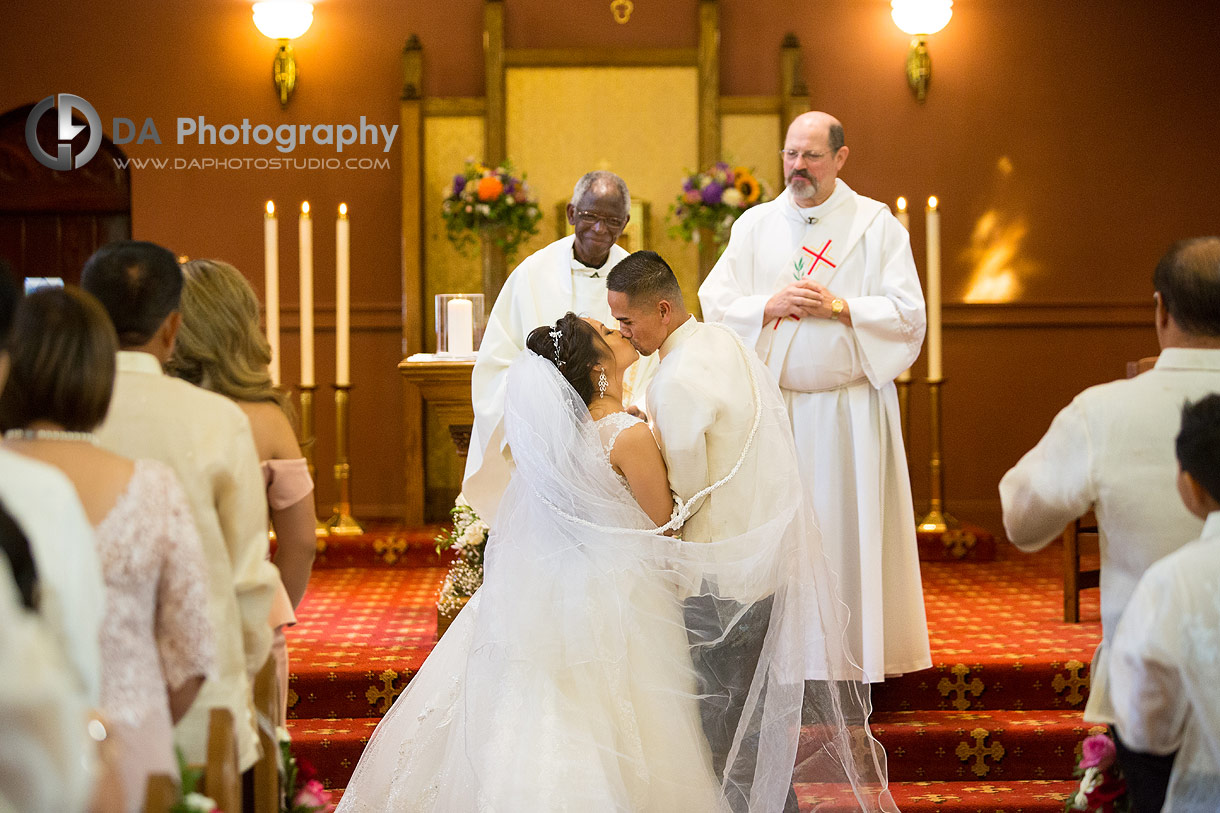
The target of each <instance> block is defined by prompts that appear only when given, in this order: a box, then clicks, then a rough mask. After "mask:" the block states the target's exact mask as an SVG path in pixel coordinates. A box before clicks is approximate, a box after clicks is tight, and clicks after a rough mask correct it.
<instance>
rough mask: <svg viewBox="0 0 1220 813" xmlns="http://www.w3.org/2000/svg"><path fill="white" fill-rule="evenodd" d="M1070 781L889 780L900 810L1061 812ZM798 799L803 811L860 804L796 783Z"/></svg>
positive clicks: (836, 812) (851, 808)
mask: <svg viewBox="0 0 1220 813" xmlns="http://www.w3.org/2000/svg"><path fill="white" fill-rule="evenodd" d="M1076 788H1077V782H1075V781H1071V780H1061V779H1060V780H1054V779H1041V780H1018V781H1014V782H1000V781H994V780H992V781H964V782H891V783H890V793H891V795H892V796H893V797H894V801H895V802H896V803H897V805H898V808H899V809H900V810H902V813H997V811H1003V813H1062V811H1063V802H1064V800H1065V799H1066V798H1067V796H1068V794H1070V793H1074V792H1075V791H1076ZM796 797H797V801H799V802H800V805H801V810H802V811H803V812H804V813H809V812H810V811H816V813H856V812H857V811H859V809H860V808H859V806H858V805H857V804H856V802H855V800H854V799H853V798H852V797H851V796H850V795H849V794H848V793H847V792H845V791H834V790H832V791H829V792H828V791H827V790H826V789H825V788H823V787H820V786H818V785H808V784H798V785H797V786H796Z"/></svg>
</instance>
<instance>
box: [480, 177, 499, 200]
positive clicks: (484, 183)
mask: <svg viewBox="0 0 1220 813" xmlns="http://www.w3.org/2000/svg"><path fill="white" fill-rule="evenodd" d="M478 191H479V200H481V201H483V202H484V203H490V202H491V201H493V200H495V199H496V198H498V197H500V193H501V192H503V191H504V184H503V183H501V182H500V179H499V178H497V177H496V176H495V175H485V176H483V177H482V178H480V179H479V190H478Z"/></svg>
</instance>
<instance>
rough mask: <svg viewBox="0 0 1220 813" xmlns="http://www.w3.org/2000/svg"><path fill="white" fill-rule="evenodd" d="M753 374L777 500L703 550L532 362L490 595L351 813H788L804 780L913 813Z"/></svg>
mask: <svg viewBox="0 0 1220 813" xmlns="http://www.w3.org/2000/svg"><path fill="white" fill-rule="evenodd" d="M742 352H743V353H745V350H744V348H742ZM746 355H747V356H748V357H749V358H750V359H751V365H752V367H751V369H752V370H753V371H754V372H755V378H756V382H755V383H756V386H755V390H756V392H755V393H754V394H753V397H754V398H755V400H756V403H757V405H758V410H757V415H756V423H757V427H756V429H755V431H754V433H753V435H752V438H751V441H750V444H749V447H748V448H747V449H746V450H744V454H743V457H742V460H741V461H740V464H739V467H738V469H737V470H736V473H735V474H734V475H733V476H735V477H745V478H749V480H750V481H752V482H754V483H755V486H756V487H755V488H754V490H753V493H754V496H753V499H752V500H751V501H749V503H748V504H743V505H741V506H740V510H741V512H742V516H743V517H744V518H747V519H748V521H747V522H745V524H744V526H743V527H745V528H747V530H746V531H745V532H743V533H739V534H737V535H735V536H733V537H731V538H727V539H724V540H721V541H718V542H715V543H693V542H682V541H680V540H678V539H674V538H671V537H668V536H664V535H662V534H660V533H658V532H657V529H655V528H654V527H653V526H652V523H651V522H650V521H649V519H648V517H647V516H646V515H645V514H644V512H643V511H642V510H641V509H640V508H639V506H638V505H637V504H636V503H635V501H634V499H633V498H632V497H631V495H630V493H629V492H628V491H627V489H626V488H625V487H624V485H623V483H622V481H621V480H620V479H619V478H618V476H617V475H616V474H615V473H614V471H613V469H612V468H611V467H610V465H609V461H608V460H607V457H606V454H605V452H604V451H603V447H602V441H601V438H600V436H599V434H598V429H597V426H596V425H595V424H594V422H593V421H592V420H591V418H590V416H589V412H588V410H587V409H586V407H585V405H584V403H583V402H582V401H581V400H580V398H579V397H578V396H577V394H576V393H575V391H573V390H572V389H571V387H570V386H569V385H568V384H567V382H565V381H564V380H563V378H562V377H561V376H560V375H559V374H558V372H557V371H556V369H555V368H554V366H553V365H552V364H551V363H550V362H548V361H546V360H544V359H542V358H541V357H539V356H537V355H535V354H533V353H531V352H529V351H526V352H523V353H522V354H521V356H520V357H519V358H518V359H517V360H516V361H515V362H514V363H513V365H512V367H511V369H510V371H509V375H508V385H507V387H508V389H507V399H506V404H505V419H504V425H505V430H506V434H507V438H508V442H509V444H510V447H511V448H512V450H513V459H514V462H515V464H516V472H515V474H514V476H513V479H512V481H511V483H510V485H509V487H508V490H507V492H506V493H505V495H504V498H503V501H502V503H501V507H500V510H499V513H498V514H497V518H496V527H495V528H494V529H493V531H492V534H491V537H490V540H489V542H488V545H487V552H486V559H485V578H484V583H483V586H482V587H481V588H480V589H479V591H478V593H477V594H476V596H475V597H474V599H472V600H471V602H470V604H468V605H467V607H466V608H465V609H464V610H463V611H462V612H461V613H460V614H459V616H458V618H457V620H456V621H455V622H454V625H453V626H452V627H451V628H450V630H449V631H448V632H447V633H446V634H445V636H444V638H443V639H442V640H441V641H440V643H439V644H438V645H437V648H436V649H435V650H434V651H433V653H432V655H431V656H430V657H429V659H428V661H427V662H426V663H425V664H424V666H423V668H422V669H421V670H420V672H419V673H418V674H417V675H416V676H415V677H414V678H413V679H412V682H411V683H410V685H409V687H408V689H407V691H406V692H405V693H404V694H403V696H402V697H400V698H399V700H398V702H397V703H395V705H394V707H393V708H392V709H391V710H390V712H389V713H388V714H387V715H386V717H385V719H384V720H383V721H382V722H381V724H380V725H379V726H378V729H377V731H376V733H375V734H374V736H373V738H372V740H371V741H370V743H369V746H368V748H367V749H366V752H365V754H364V756H363V757H362V758H361V761H360V764H359V765H358V766H357V769H356V772H355V774H354V776H353V778H352V782H351V784H350V785H349V788H348V790H347V792H346V794H345V796H344V798H343V800H342V804H341V807H340V810H353V811H355V810H402V811H407V810H410V811H415V810H421V811H422V810H429V811H445V813H458V812H460V811H482V810H492V811H552V810H556V811H557V810H572V811H580V813H589V812H590V811H607V810H622V811H656V812H657V813H673V812H674V811H692V813H693V812H694V811H699V812H700V813H702V811H730V810H731V811H750V812H751V813H779V811H783V810H785V809H786V808H785V806H786V804H787V805H788V808H787V809H793V808H792V807H791V804H792V801H793V797H792V796H791V790H790V789H791V787H792V783H793V782H794V781H795V782H797V783H800V784H799V786H798V790H799V791H800V793H801V795H802V797H803V798H802V803H803V804H805V805H806V807H808V805H809V803H810V802H812V805H813V808H812V809H814V810H831V809H834V810H853V809H860V810H867V811H889V810H897V808H896V807H895V806H894V804H893V801H892V800H891V799H890V796H889V792H888V790H887V789H886V771H885V761H884V754H883V752H882V751H881V749H880V746H878V745H877V744H876V742H875V741H874V740H873V739H872V738H871V736H870V735H869V734H868V728H867V718H868V711H869V709H868V694H867V684H864V683H862V682H861V673H860V671H859V670H858V669H857V668H856V667H855V666H854V665H853V663H852V660H851V658H850V657H849V656H848V654H847V653H846V652H844V638H843V629H844V627H845V613H846V610H845V609H844V608H843V605H842V604H841V603H839V602H838V601H837V599H835V598H834V595H833V589H832V582H831V580H830V577H829V575H828V574H827V572H826V570H825V564H824V561H823V558H822V554H821V548H820V538H819V536H818V532H817V529H816V526H815V525H814V523H813V521H812V515H811V513H810V509H809V508H808V502H807V501H806V499H805V497H804V494H803V489H802V487H801V484H800V479H799V476H798V475H797V468H796V464H795V449H794V447H793V441H792V435H791V430H790V428H789V423H788V416H787V412H786V410H785V408H784V404H783V402H782V400H781V398H780V394H779V391H778V389H777V388H776V387H775V386H774V384H773V383H771V381H770V378H769V377H768V376H767V375H766V374H765V372H764V371H763V369H762V367H761V365H760V364H759V363H758V362H757V359H756V358H755V357H754V355H753V354H750V353H746ZM742 397H743V398H747V397H751V394H750V393H743V394H742ZM690 508H692V509H697V508H698V505H697V504H695V505H692V506H690ZM721 670H729V671H732V670H738V671H740V672H741V673H742V674H743V675H744V677H743V678H742V679H741V680H739V681H737V683H736V684H735V685H736V688H735V689H733V690H732V692H731V693H732V695H733V697H732V701H731V702H730V703H729V704H728V705H729V706H735V707H737V708H740V710H741V713H740V715H737V714H736V713H723V709H724V707H725V704H723V703H718V701H719V700H724V699H725V697H721V696H720V695H721V694H723V693H724V692H725V691H726V690H724V689H723V687H722V686H721V681H720V678H721V677H723V675H720V674H718V673H719V672H720V671H721ZM729 682H730V683H732V681H729ZM709 736H710V737H711V738H712V739H713V740H719V741H720V742H721V743H722V745H721V747H720V748H718V749H717V748H713V747H709ZM717 750H718V751H719V756H716V755H715V754H714V753H713V752H714V751H717Z"/></svg>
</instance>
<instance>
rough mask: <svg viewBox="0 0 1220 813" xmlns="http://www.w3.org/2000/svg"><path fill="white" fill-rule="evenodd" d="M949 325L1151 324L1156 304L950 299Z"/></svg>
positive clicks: (946, 317)
mask: <svg viewBox="0 0 1220 813" xmlns="http://www.w3.org/2000/svg"><path fill="white" fill-rule="evenodd" d="M943 313H944V324H945V327H954V328H959V327H960V328H1046V327H1059V328H1097V327H1120V328H1151V327H1152V315H1153V306H1152V303H1151V302H1149V303H1147V304H1135V303H1130V302H1114V303H1110V302H1038V303H1025V302H1007V303H1002V304H992V303H973V302H956V303H951V302H947V303H945V305H944V311H943Z"/></svg>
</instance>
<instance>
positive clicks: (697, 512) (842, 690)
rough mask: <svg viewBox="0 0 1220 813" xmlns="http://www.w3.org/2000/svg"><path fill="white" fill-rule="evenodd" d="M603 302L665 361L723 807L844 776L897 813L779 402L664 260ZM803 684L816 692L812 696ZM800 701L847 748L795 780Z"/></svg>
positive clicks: (629, 265)
mask: <svg viewBox="0 0 1220 813" xmlns="http://www.w3.org/2000/svg"><path fill="white" fill-rule="evenodd" d="M607 288H608V294H607V296H608V299H609V302H610V310H611V312H612V313H613V315H614V318H615V319H617V320H618V322H619V330H620V332H621V334H622V336H623V337H624V338H626V339H628V340H629V341H630V342H631V343H632V345H633V346H634V347H635V349H636V350H637V351H639V353H640V354H641V356H645V357H648V356H652V355H653V354H654V353H655V354H656V355H657V356H659V358H660V365H659V367H658V368H657V372H656V374H655V376H654V377H653V380H652V382H651V383H650V384H649V385H648V404H649V408H650V409H651V410H652V411H653V417H654V427H653V428H654V433H655V435H656V437H657V443H658V445H659V446H660V449H661V454H662V456H663V457H664V459H665V464H666V467H667V470H668V478H669V486H670V490H671V491H672V492H673V494H674V498H675V501H676V503H677V507H676V508H675V510H674V517H675V521H681V522H683V524H682V526H681V531H680V536H681V539H682V540H683V543H696V544H695V545H694V546H691V545H685V544H684V547H685V548H686V552H687V555H688V556H691V557H694V558H695V559H696V560H700V564H701V566H700V568H699V569H698V570H697V572H687V573H685V574H683V575H684V576H685V579H686V581H685V583H683V581H682V579H679V587H678V590H679V594H680V595H681V596H682V597H683V598H684V599H685V600H684V602H683V608H684V613H685V620H686V629H687V636H688V640H689V641H690V645H691V659H692V661H693V664H694V670H695V676H696V679H697V683H698V687H697V691H696V694H697V696H698V698H699V711H700V717H701V720H702V724H703V730H704V734H705V735H706V736H707V740H708V745H709V747H710V751H711V757H712V768H713V770H714V771H715V772H716V776H717V778H718V779H719V780H720V781H721V783H722V788H723V791H724V794H725V798H726V800H727V801H728V803H729V806H730V807H731V808H732V810H733V811H747V810H750V811H755V810H766V811H779V810H781V809H782V810H783V811H784V812H785V813H795V811H797V810H798V806H797V797H796V794H795V792H794V790H793V788H792V787H791V785H789V784H788V781H787V780H788V779H789V778H792V779H795V781H809V780H813V781H817V782H823V783H825V782H834V781H837V780H838V779H839V778H842V777H841V775H842V773H843V771H844V770H846V771H847V775H848V778H850V780H851V784H852V785H853V787H854V788H855V792H856V793H857V797H856V798H857V801H858V802H859V805H860V808H861V809H864V810H889V809H893V808H892V807H891V805H892V801H891V800H890V799H889V795H888V792H887V791H886V789H885V780H884V777H885V769H884V768H883V767H882V763H881V756H880V753H881V751H880V746H879V745H876V743H875V741H874V740H872V738H871V736H869V735H868V729H867V724H866V722H865V718H866V716H867V712H866V710H865V709H866V707H867V706H866V700H865V693H863V692H861V691H860V680H861V678H862V677H863V676H862V674H861V673H860V671H859V669H858V668H857V667H855V665H854V664H851V663H849V662H848V660H847V658H846V657H845V656H844V653H843V651H842V648H841V647H842V645H843V644H842V640H843V639H842V630H843V627H844V625H845V624H846V619H845V616H846V612H845V610H846V608H844V607H843V606H842V604H841V603H840V602H838V601H837V599H836V597H835V595H834V589H833V585H832V584H830V577H829V574H828V571H827V570H826V567H825V561H824V558H823V554H822V551H821V547H820V544H819V540H818V532H817V528H816V527H815V526H814V524H813V518H812V514H811V513H810V512H809V510H808V505H807V503H806V502H805V499H804V496H803V489H802V487H801V484H800V476H799V473H798V470H797V463H796V451H795V447H794V444H793V440H792V432H791V428H790V425H789V421H788V416H787V414H786V411H785V408H784V402H783V399H782V396H781V394H780V391H779V388H778V387H777V386H776V384H775V381H774V379H773V378H772V377H771V376H770V375H769V374H768V373H767V371H766V369H765V368H764V367H763V366H762V365H761V364H760V363H759V360H758V359H757V358H754V357H753V354H752V353H751V352H750V350H749V349H747V348H746V347H745V346H744V345H743V344H742V342H741V340H740V339H739V338H738V337H737V336H736V335H735V334H734V333H733V332H732V331H731V330H729V329H727V328H724V327H723V326H720V325H714V324H703V323H700V322H699V321H698V320H696V319H695V317H693V316H691V315H690V314H689V313H688V312H687V310H686V306H685V304H684V303H683V300H682V290H681V288H680V287H679V285H678V281H677V279H676V278H675V277H674V274H673V270H672V269H671V268H670V267H669V265H668V264H667V263H666V262H665V260H664V259H662V258H661V257H660V255H658V254H656V253H654V252H651V251H637V252H635V253H634V254H631V255H629V256H628V257H627V258H626V259H624V260H622V261H621V262H620V263H619V264H618V265H617V266H615V268H614V270H613V271H611V272H610V277H609V280H608V282H607ZM691 547H694V548H696V549H698V550H699V551H702V552H703V553H702V556H699V555H698V554H696V553H695V552H694V551H692V550H691ZM802 553H804V554H807V555H806V556H805V557H802V556H801V554H802ZM801 559H803V561H801ZM781 665H784V666H781ZM785 666H786V668H784V667H785ZM788 670H791V671H788ZM806 677H808V678H810V679H816V680H817V681H818V682H812V683H810V684H808V687H807V688H805V687H803V686H802V681H803V678H806ZM828 678H832V679H839V680H840V681H841V682H840V683H839V684H837V685H836V684H834V683H828V682H827V679H828ZM803 688H804V699H805V704H804V705H805V712H806V722H808V723H810V724H811V726H812V729H811V730H812V731H817V730H819V729H827V730H829V729H830V728H834V727H836V726H837V724H839V723H841V722H842V720H843V719H844V718H846V719H847V720H848V721H849V722H850V723H851V724H854V726H855V728H854V732H855V733H854V735H853V738H854V741H853V742H851V743H850V744H849V743H846V741H845V740H840V741H839V743H838V747H840V748H843V749H844V750H843V751H841V752H840V751H837V749H836V748H834V747H830V748H825V749H823V750H821V751H820V757H819V756H817V755H816V754H815V757H814V758H804V757H802V760H803V761H802V762H800V763H799V764H798V765H797V767H796V770H795V772H792V771H790V770H789V768H790V766H792V765H793V762H794V757H795V756H796V754H795V753H791V752H785V753H787V754H788V756H787V758H786V760H785V759H783V758H780V759H776V757H777V755H778V754H779V753H780V752H781V751H783V748H784V747H785V746H788V747H791V746H795V745H796V743H797V741H798V739H799V738H800V736H801V735H799V734H798V732H797V729H799V727H800V724H801V714H800V711H799V710H798V709H799V707H800V706H801V698H802V689H803ZM785 715H787V716H786V717H785ZM831 721H834V723H833V724H832V723H831ZM824 744H825V743H824V741H820V742H819V743H818V744H817V745H816V746H814V747H813V748H811V749H806V750H805V754H806V755H807V754H808V753H810V752H811V751H818V750H819V749H821V748H822V746H823V745H824ZM849 752H850V753H849ZM828 764H830V765H833V766H834V767H827V766H828ZM780 766H782V767H780ZM781 770H789V773H791V777H788V775H786V774H785V775H783V776H780V775H778V773H777V772H778V771H781ZM857 772H858V773H857ZM784 786H787V788H786V789H787V792H786V794H785V793H784V792H783V791H784Z"/></svg>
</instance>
